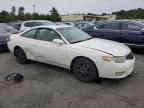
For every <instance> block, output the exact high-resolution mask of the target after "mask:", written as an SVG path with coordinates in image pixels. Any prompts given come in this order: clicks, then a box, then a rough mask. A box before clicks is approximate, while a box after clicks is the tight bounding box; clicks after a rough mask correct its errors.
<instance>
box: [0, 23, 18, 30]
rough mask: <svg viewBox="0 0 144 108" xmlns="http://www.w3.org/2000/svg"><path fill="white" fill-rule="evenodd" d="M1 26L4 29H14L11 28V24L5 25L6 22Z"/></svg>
mask: <svg viewBox="0 0 144 108" xmlns="http://www.w3.org/2000/svg"><path fill="white" fill-rule="evenodd" d="M0 26H1V27H3V28H4V29H6V30H14V29H15V28H13V27H12V26H10V25H7V24H2V25H0Z"/></svg>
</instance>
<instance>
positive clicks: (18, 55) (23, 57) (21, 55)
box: [15, 48, 29, 64]
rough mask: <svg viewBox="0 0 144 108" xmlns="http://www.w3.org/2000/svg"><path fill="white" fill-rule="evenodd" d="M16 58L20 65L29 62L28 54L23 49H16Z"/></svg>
mask: <svg viewBox="0 0 144 108" xmlns="http://www.w3.org/2000/svg"><path fill="white" fill-rule="evenodd" d="M15 56H16V59H17V62H18V63H20V64H27V63H28V61H29V60H28V59H27V57H26V54H25V53H24V51H23V50H22V49H21V48H17V49H15Z"/></svg>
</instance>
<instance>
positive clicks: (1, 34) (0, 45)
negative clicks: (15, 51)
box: [0, 27, 10, 51]
mask: <svg viewBox="0 0 144 108" xmlns="http://www.w3.org/2000/svg"><path fill="white" fill-rule="evenodd" d="M9 36H10V33H8V32H7V31H6V30H5V29H3V28H1V27H0V51H3V50H8V47H7V41H8V40H7V39H8V38H9Z"/></svg>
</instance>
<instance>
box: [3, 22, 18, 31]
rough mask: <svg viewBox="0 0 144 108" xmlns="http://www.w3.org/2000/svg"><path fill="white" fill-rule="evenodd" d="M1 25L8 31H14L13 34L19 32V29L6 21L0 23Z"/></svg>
mask: <svg viewBox="0 0 144 108" xmlns="http://www.w3.org/2000/svg"><path fill="white" fill-rule="evenodd" d="M0 27H1V28H3V29H5V30H6V31H7V32H10V33H12V34H16V33H19V31H18V30H17V29H15V28H14V27H12V26H10V25H9V24H6V23H0Z"/></svg>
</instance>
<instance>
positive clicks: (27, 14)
mask: <svg viewBox="0 0 144 108" xmlns="http://www.w3.org/2000/svg"><path fill="white" fill-rule="evenodd" d="M24 19H25V20H32V19H33V16H32V15H31V14H30V13H26V14H25V18H24Z"/></svg>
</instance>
